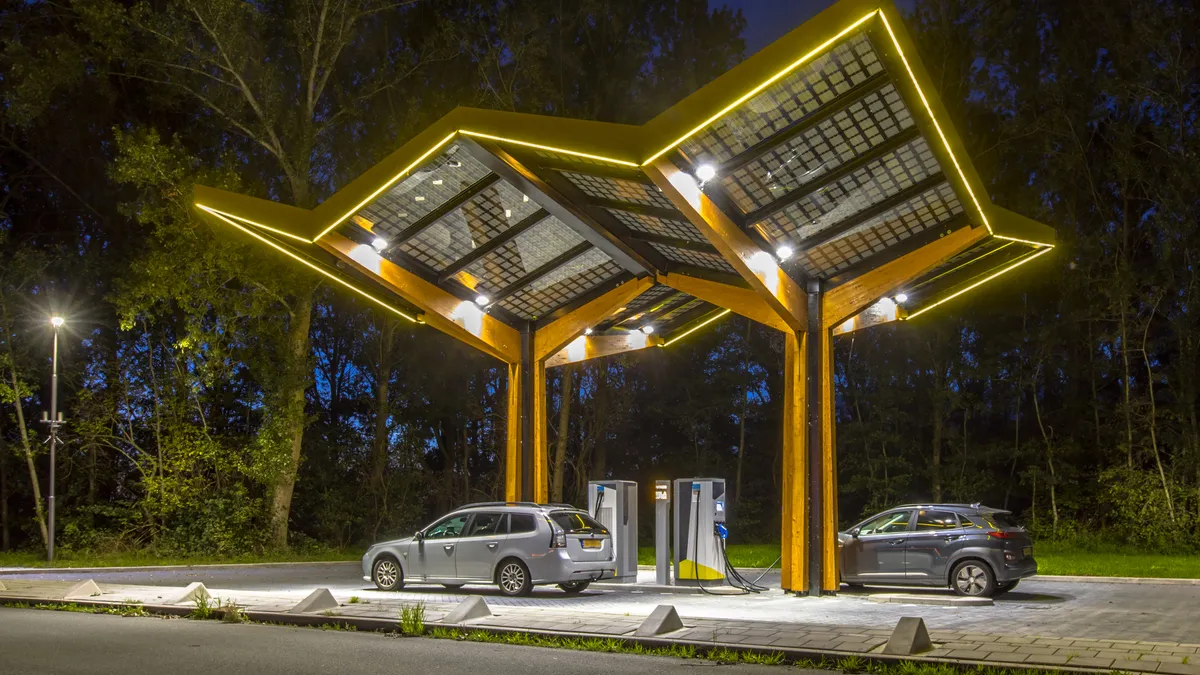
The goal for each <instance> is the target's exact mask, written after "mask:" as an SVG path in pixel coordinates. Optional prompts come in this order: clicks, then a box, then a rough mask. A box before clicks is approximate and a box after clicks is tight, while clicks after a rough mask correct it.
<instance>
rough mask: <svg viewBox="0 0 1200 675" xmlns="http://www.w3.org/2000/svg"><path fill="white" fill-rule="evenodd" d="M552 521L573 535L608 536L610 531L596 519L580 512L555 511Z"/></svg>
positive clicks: (551, 515) (552, 514) (551, 516)
mask: <svg viewBox="0 0 1200 675" xmlns="http://www.w3.org/2000/svg"><path fill="white" fill-rule="evenodd" d="M550 519H551V520H553V521H554V522H556V523H558V526H559V527H561V528H562V529H564V530H566V531H567V532H569V533H573V534H608V530H607V529H606V528H605V527H604V526H603V525H601V524H600V523H598V522H596V520H595V519H594V518H592V517H591V516H589V515H588V514H586V513H583V512H580V511H554V512H552V513H551V514H550Z"/></svg>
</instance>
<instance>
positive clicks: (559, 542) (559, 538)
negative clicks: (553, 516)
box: [546, 518, 567, 548]
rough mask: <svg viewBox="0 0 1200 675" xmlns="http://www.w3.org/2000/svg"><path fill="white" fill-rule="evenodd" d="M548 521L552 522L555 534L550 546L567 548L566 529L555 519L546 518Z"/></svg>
mask: <svg viewBox="0 0 1200 675" xmlns="http://www.w3.org/2000/svg"><path fill="white" fill-rule="evenodd" d="M546 522H547V523H550V530H551V532H553V536H551V537H550V548H566V547H567V533H566V531H565V530H563V529H562V528H561V527H559V525H558V523H556V522H554V521H553V520H550V519H549V518H547V519H546Z"/></svg>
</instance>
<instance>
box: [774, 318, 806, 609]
mask: <svg viewBox="0 0 1200 675" xmlns="http://www.w3.org/2000/svg"><path fill="white" fill-rule="evenodd" d="M805 347H806V345H805V340H804V334H803V333H795V332H792V331H788V332H786V333H784V358H783V495H782V501H783V504H782V507H783V527H782V532H781V539H780V541H781V542H782V553H781V558H780V570H781V571H782V573H783V577H782V586H783V590H785V591H792V592H797V593H799V592H805V591H807V590H808V547H807V541H808V526H807V523H808V521H807V519H806V518H805V512H806V509H807V508H808V492H807V475H808V474H807V471H806V467H807V464H808V462H807V461H806V458H805V457H806V455H805V447H806V446H807V443H806V437H807V435H808V423H807V418H806V416H807V414H808V412H807V408H806V407H805V405H804V403H805V398H806V397H805V388H806V386H807V385H806V383H805V367H804V363H805V356H804V355H805Z"/></svg>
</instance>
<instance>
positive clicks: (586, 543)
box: [583, 539, 604, 548]
mask: <svg viewBox="0 0 1200 675" xmlns="http://www.w3.org/2000/svg"><path fill="white" fill-rule="evenodd" d="M603 544H604V542H603V541H602V540H600V539H584V540H583V547H584V548H600V547H601V546H602V545H603Z"/></svg>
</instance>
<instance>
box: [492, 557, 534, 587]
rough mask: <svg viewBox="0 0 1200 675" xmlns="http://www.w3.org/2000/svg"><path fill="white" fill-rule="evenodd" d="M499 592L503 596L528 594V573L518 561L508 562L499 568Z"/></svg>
mask: <svg viewBox="0 0 1200 675" xmlns="http://www.w3.org/2000/svg"><path fill="white" fill-rule="evenodd" d="M499 576H500V590H501V591H503V592H504V594H505V595H525V594H526V593H528V592H529V572H527V571H526V570H525V566H524V565H522V564H521V563H520V562H519V561H516V560H510V561H508V562H507V563H505V564H504V566H503V567H501V568H500V575H499Z"/></svg>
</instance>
